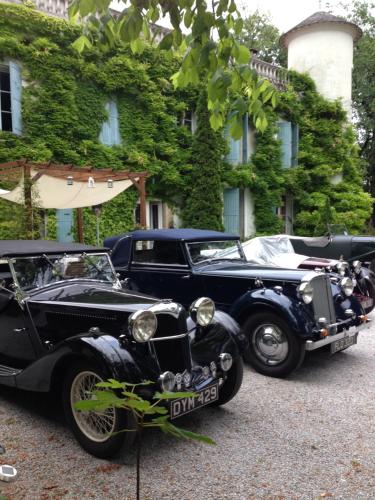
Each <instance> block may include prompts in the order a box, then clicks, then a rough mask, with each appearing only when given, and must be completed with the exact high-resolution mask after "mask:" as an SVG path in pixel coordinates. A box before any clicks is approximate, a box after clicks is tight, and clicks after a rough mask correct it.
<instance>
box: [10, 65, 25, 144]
mask: <svg viewBox="0 0 375 500" xmlns="http://www.w3.org/2000/svg"><path fill="white" fill-rule="evenodd" d="M9 77H10V99H11V107H12V108H11V109H12V131H13V133H14V134H17V135H21V134H22V114H21V109H22V108H21V99H22V72H21V66H20V65H19V64H18V63H16V62H14V61H9Z"/></svg>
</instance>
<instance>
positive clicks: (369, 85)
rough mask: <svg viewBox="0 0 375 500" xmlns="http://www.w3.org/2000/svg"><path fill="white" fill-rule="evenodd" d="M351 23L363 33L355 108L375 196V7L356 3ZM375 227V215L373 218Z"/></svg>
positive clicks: (369, 183) (362, 152) (355, 79)
mask: <svg viewBox="0 0 375 500" xmlns="http://www.w3.org/2000/svg"><path fill="white" fill-rule="evenodd" d="M348 8H349V9H350V13H349V15H348V20H350V21H354V22H355V23H356V24H358V25H359V26H360V27H361V28H362V30H363V36H362V38H361V39H360V40H359V41H358V43H357V44H356V46H355V50H354V68H353V108H354V113H355V121H356V126H357V130H358V142H359V146H360V155H361V157H362V158H363V160H364V161H365V162H366V164H367V175H366V181H367V188H368V190H369V192H370V193H371V195H372V196H373V197H374V196H375V87H374V81H375V16H374V15H373V12H374V8H375V4H374V3H368V2H367V1H355V2H353V3H352V4H351V5H350V6H349V7H348ZM372 222H373V225H374V224H375V212H373V214H372Z"/></svg>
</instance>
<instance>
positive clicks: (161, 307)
mask: <svg viewBox="0 0 375 500" xmlns="http://www.w3.org/2000/svg"><path fill="white" fill-rule="evenodd" d="M182 309H183V307H182V306H181V304H177V303H176V302H172V301H171V299H165V300H160V301H159V302H157V303H156V304H153V305H152V306H151V307H148V308H147V309H146V310H147V311H151V312H153V313H155V314H156V315H157V314H162V313H168V314H171V315H172V316H174V317H175V318H178V317H179V316H180V314H181V311H182Z"/></svg>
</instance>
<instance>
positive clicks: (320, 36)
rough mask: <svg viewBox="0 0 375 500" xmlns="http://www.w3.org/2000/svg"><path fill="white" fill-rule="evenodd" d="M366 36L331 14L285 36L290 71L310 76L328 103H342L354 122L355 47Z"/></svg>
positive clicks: (310, 20)
mask: <svg viewBox="0 0 375 500" xmlns="http://www.w3.org/2000/svg"><path fill="white" fill-rule="evenodd" d="M361 35H362V31H361V29H360V28H359V27H358V26H357V25H356V24H354V23H351V22H348V21H346V20H345V19H344V18H342V17H338V16H334V15H332V14H330V13H328V12H316V13H315V14H313V15H312V16H310V17H308V18H307V19H305V20H304V21H302V22H301V23H300V24H298V25H297V26H295V27H294V28H292V29H291V30H289V31H288V32H286V33H284V35H282V37H281V38H280V43H281V44H282V45H284V47H285V48H286V49H287V50H288V69H294V70H296V71H298V72H300V73H308V74H309V75H310V76H311V78H312V79H313V80H314V81H315V83H316V86H317V89H318V91H319V92H320V93H321V94H322V95H323V96H324V97H326V98H327V99H331V100H334V99H337V98H340V99H341V100H342V103H343V106H344V108H345V110H346V111H347V113H348V118H349V119H350V118H351V96H352V67H353V44H354V42H355V41H356V40H358V39H359V38H360V37H361Z"/></svg>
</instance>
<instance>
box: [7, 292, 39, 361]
mask: <svg viewBox="0 0 375 500" xmlns="http://www.w3.org/2000/svg"><path fill="white" fill-rule="evenodd" d="M31 335H32V332H31V331H30V328H29V325H28V321H27V316H26V310H24V309H23V308H22V307H21V306H20V304H19V302H18V301H17V299H16V297H15V296H14V294H13V292H12V291H10V290H8V289H7V288H5V287H4V286H0V365H4V366H8V367H12V368H25V367H26V366H27V365H28V364H30V363H31V362H32V361H34V360H35V359H36V355H35V350H34V348H33V344H32V341H31Z"/></svg>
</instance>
